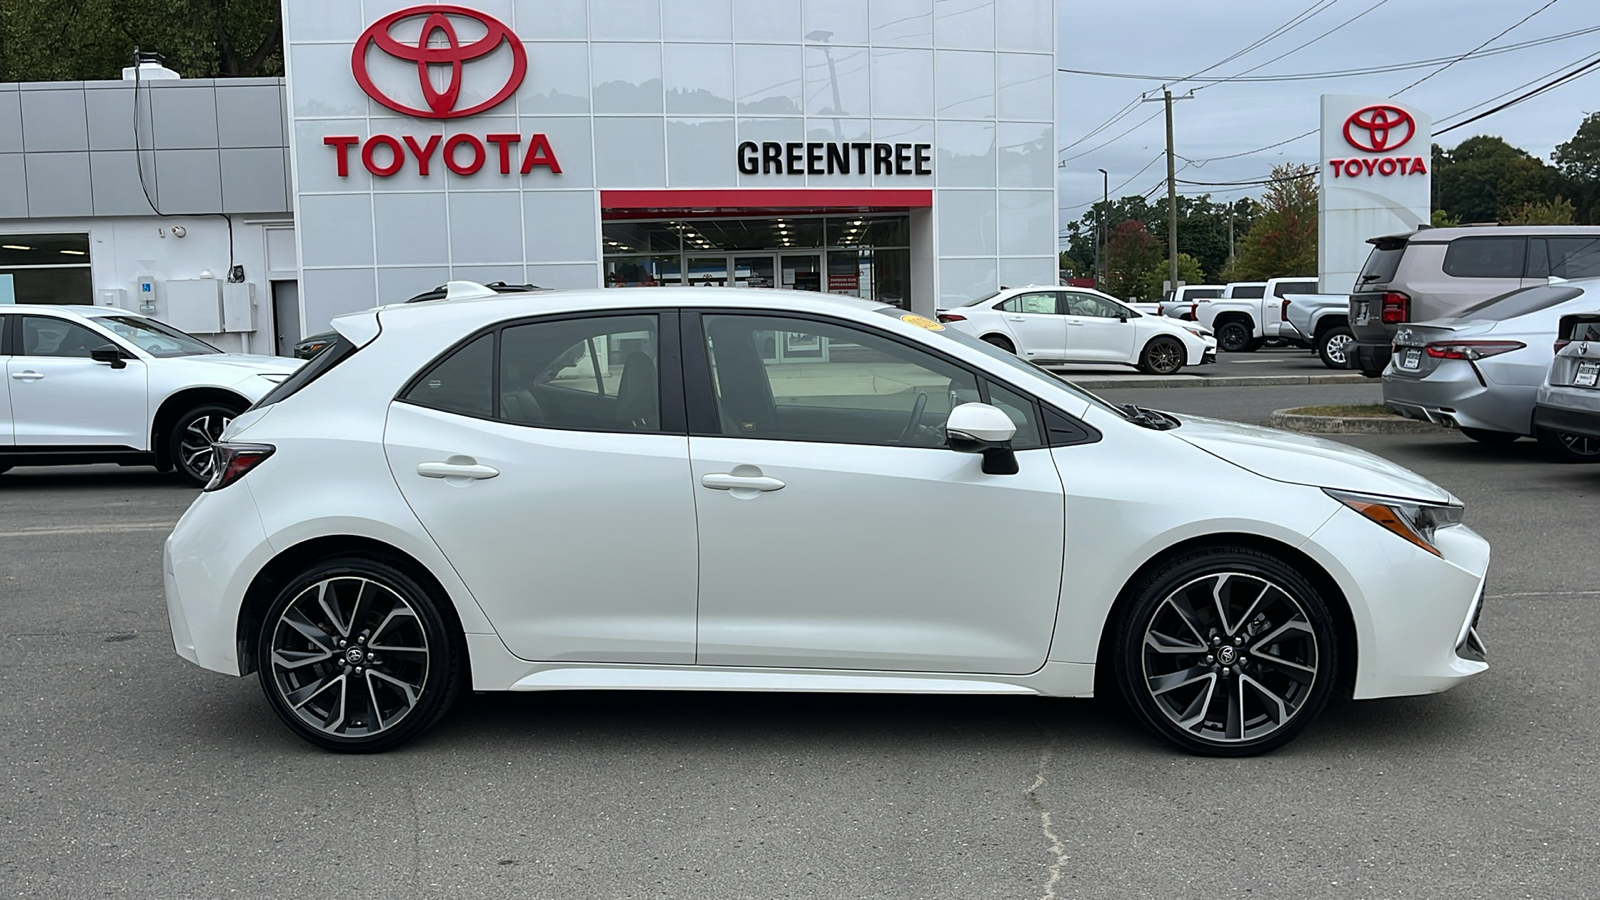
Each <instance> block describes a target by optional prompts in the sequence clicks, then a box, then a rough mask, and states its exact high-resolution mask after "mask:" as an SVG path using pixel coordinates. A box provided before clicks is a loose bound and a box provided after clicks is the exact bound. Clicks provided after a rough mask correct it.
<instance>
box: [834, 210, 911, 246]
mask: <svg viewBox="0 0 1600 900" xmlns="http://www.w3.org/2000/svg"><path fill="white" fill-rule="evenodd" d="M827 237H828V246H830V247H909V246H911V220H910V219H909V218H907V217H906V216H829V217H828V235H827Z"/></svg>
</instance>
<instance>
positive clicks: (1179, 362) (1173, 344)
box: [1139, 335, 1184, 375]
mask: <svg viewBox="0 0 1600 900" xmlns="http://www.w3.org/2000/svg"><path fill="white" fill-rule="evenodd" d="M1183 358H1184V350H1183V344H1182V342H1180V341H1179V340H1178V339H1177V338H1174V337H1168V336H1166V335H1161V336H1158V337H1154V338H1151V339H1150V343H1148V344H1145V345H1144V352H1143V353H1141V354H1139V370H1140V371H1142V372H1144V373H1146V374H1149V375H1174V374H1176V373H1177V371H1178V370H1179V369H1181V368H1183Z"/></svg>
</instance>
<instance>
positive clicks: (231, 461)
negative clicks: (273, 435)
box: [205, 441, 278, 491]
mask: <svg viewBox="0 0 1600 900" xmlns="http://www.w3.org/2000/svg"><path fill="white" fill-rule="evenodd" d="M211 447H212V452H213V453H215V454H216V459H215V460H214V461H213V462H212V468H211V481H210V482H208V483H207V484H206V486H205V490H208V491H220V490H222V489H223V488H225V487H227V486H228V485H230V484H233V483H234V482H235V481H238V480H239V479H241V478H243V477H244V476H245V475H246V474H247V473H248V472H249V471H250V470H251V469H254V468H255V467H256V466H258V465H260V464H261V463H262V461H263V460H265V459H266V458H267V457H269V456H271V455H272V454H273V452H274V451H275V450H277V449H278V448H277V447H274V446H272V445H271V444H230V443H227V442H226V441H224V442H221V443H216V444H212V445H211Z"/></svg>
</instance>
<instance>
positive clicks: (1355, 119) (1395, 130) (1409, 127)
mask: <svg viewBox="0 0 1600 900" xmlns="http://www.w3.org/2000/svg"><path fill="white" fill-rule="evenodd" d="M1416 133H1417V123H1416V122H1415V121H1414V120H1413V119H1412V118H1411V114H1410V113H1408V112H1406V111H1405V110H1403V109H1401V108H1400V107H1398V106H1368V107H1365V108H1364V109H1358V110H1356V111H1355V112H1354V113H1352V114H1351V115H1350V118H1348V119H1346V120H1345V122H1344V139H1345V141H1347V142H1348V143H1349V144H1350V146H1352V147H1354V148H1356V149H1357V150H1365V151H1367V152H1368V153H1386V152H1388V151H1390V150H1397V149H1399V148H1400V147H1403V146H1405V144H1406V142H1407V141H1409V140H1411V138H1412V137H1413V136H1414V135H1416Z"/></svg>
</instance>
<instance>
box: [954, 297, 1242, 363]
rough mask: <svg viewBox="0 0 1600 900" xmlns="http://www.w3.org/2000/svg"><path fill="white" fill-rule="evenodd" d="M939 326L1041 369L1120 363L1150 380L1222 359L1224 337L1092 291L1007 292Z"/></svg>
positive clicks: (981, 300) (957, 313)
mask: <svg viewBox="0 0 1600 900" xmlns="http://www.w3.org/2000/svg"><path fill="white" fill-rule="evenodd" d="M938 316H939V321H940V322H943V323H944V324H946V325H948V326H950V328H951V329H952V330H954V331H964V332H966V333H968V334H970V335H972V336H974V337H978V338H982V339H983V340H984V341H986V342H988V343H990V344H993V345H994V346H996V347H999V348H1000V349H1002V350H1006V351H1008V352H1011V353H1015V354H1016V355H1018V356H1020V357H1022V358H1023V359H1026V360H1028V361H1029V362H1033V363H1037V364H1039V365H1041V366H1049V365H1062V364H1066V363H1120V364H1123V365H1129V366H1137V367H1138V369H1139V371H1141V372H1144V373H1146V374H1149V375H1174V374H1177V372H1178V371H1179V370H1180V369H1182V368H1183V367H1184V366H1186V365H1188V366H1198V365H1202V364H1205V363H1214V362H1216V361H1217V338H1216V335H1214V334H1212V333H1211V329H1209V328H1207V327H1206V326H1204V325H1201V324H1200V323H1199V322H1184V321H1181V320H1178V319H1170V318H1166V317H1164V316H1156V315H1150V314H1147V313H1142V312H1139V311H1138V310H1137V309H1134V308H1133V307H1131V306H1129V305H1128V304H1126V303H1123V302H1122V301H1121V300H1118V299H1116V298H1115V297H1112V296H1110V295H1108V294H1102V293H1100V292H1099V291H1096V290H1091V289H1089V288H1067V287H1018V288H1002V289H1001V290H999V291H996V292H995V293H993V294H990V295H989V296H987V297H981V298H979V299H977V300H973V301H972V302H970V303H967V304H965V305H963V306H958V307H955V308H953V309H941V310H939V313H938Z"/></svg>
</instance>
